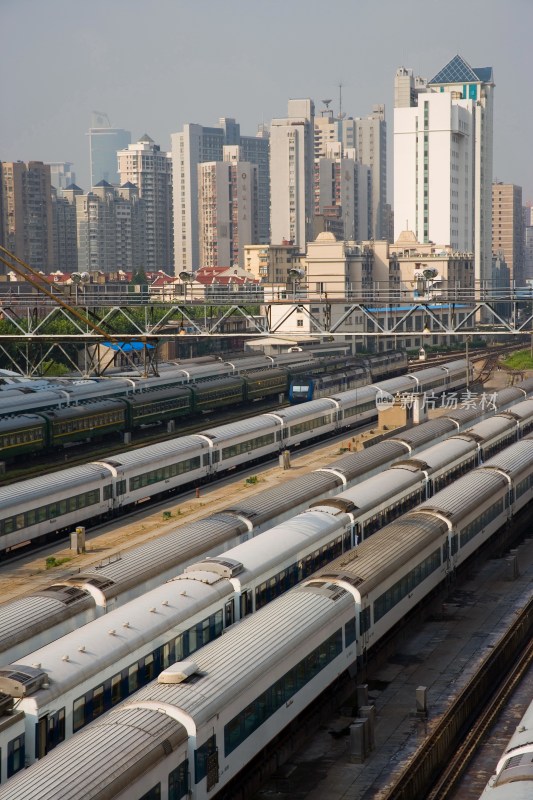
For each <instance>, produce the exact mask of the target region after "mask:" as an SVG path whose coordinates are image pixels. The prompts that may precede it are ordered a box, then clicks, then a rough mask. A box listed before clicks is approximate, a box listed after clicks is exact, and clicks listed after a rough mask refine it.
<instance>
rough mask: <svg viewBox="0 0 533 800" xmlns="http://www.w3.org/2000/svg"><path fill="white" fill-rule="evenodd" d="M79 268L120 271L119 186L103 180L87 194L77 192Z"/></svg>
mask: <svg viewBox="0 0 533 800" xmlns="http://www.w3.org/2000/svg"><path fill="white" fill-rule="evenodd" d="M75 203H76V226H77V238H78V270H79V271H80V272H91V271H94V270H101V271H102V272H114V271H115V270H116V221H115V187H114V186H111V184H110V183H108V182H107V181H100V183H99V184H98V185H97V186H93V188H92V190H91V191H90V192H88V193H87V194H77V195H76V196H75Z"/></svg>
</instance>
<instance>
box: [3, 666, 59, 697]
mask: <svg viewBox="0 0 533 800" xmlns="http://www.w3.org/2000/svg"><path fill="white" fill-rule="evenodd" d="M47 683H48V675H47V674H46V672H44V671H43V670H42V669H35V668H34V667H27V666H26V665H25V664H14V665H13V667H12V668H11V669H0V692H5V693H6V694H10V695H11V696H12V697H26V696H27V695H29V694H33V693H34V692H37V691H38V690H39V689H40V688H41V687H42V686H44V685H45V684H47Z"/></svg>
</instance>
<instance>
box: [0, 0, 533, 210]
mask: <svg viewBox="0 0 533 800" xmlns="http://www.w3.org/2000/svg"><path fill="white" fill-rule="evenodd" d="M532 22H533V0H403V2H402V0H321V2H318V0H261V2H257V0H0V29H1V30H2V31H3V35H2V47H1V48H0V109H1V113H0V160H7V161H12V160H17V159H20V160H22V161H29V160H42V161H73V162H74V165H75V171H76V174H77V182H78V184H79V185H80V186H81V187H82V188H83V189H85V190H87V189H88V188H89V186H88V175H89V156H88V139H87V137H86V135H85V134H86V132H87V130H88V128H89V127H90V116H91V111H93V110H98V111H104V112H107V114H108V115H109V118H110V120H111V124H112V125H113V126H115V127H118V128H126V129H127V130H131V132H132V136H133V140H134V141H136V140H137V139H138V138H139V137H140V136H142V135H143V134H144V133H148V134H149V135H150V136H151V137H152V138H153V139H154V140H155V141H156V142H157V143H158V144H159V145H161V148H162V149H170V134H171V133H173V132H175V131H178V130H181V128H182V126H183V124H184V123H185V122H199V123H201V124H204V125H211V124H213V123H215V122H216V121H217V120H218V118H219V117H221V116H227V117H235V118H236V119H237V121H238V122H240V123H241V132H242V133H244V134H254V133H255V132H256V129H257V125H258V124H259V123H261V122H262V121H265V122H269V121H270V120H271V119H272V118H273V117H283V116H285V114H286V110H287V99H288V98H289V97H311V98H313V99H314V101H315V104H316V108H317V110H320V108H321V107H322V104H321V102H320V101H321V100H322V99H324V98H333V101H334V102H333V108H334V111H335V112H337V111H338V95H339V90H338V84H339V82H342V84H343V87H344V88H343V101H342V102H343V111H345V112H346V113H347V114H348V115H351V116H366V115H367V114H369V113H370V111H371V109H372V105H373V104H376V103H385V106H386V117H387V121H388V132H389V141H392V131H393V86H394V74H395V71H396V68H397V67H398V66H405V67H412V68H413V70H414V71H415V73H417V74H420V75H422V76H424V77H426V78H432V77H433V76H434V75H436V73H437V72H438V71H439V70H440V69H441V68H442V67H443V66H444V65H445V64H447V63H448V61H449V60H450V59H451V58H453V56H454V55H456V54H457V53H459V54H460V55H462V56H463V58H464V59H465V60H466V61H467V62H469V63H470V64H471V66H473V67H484V66H492V67H493V69H494V78H495V83H496V89H495V119H494V132H495V136H494V177H497V178H498V179H499V180H502V181H504V182H512V183H516V184H519V185H521V186H523V189H524V195H523V199H524V202H525V201H526V200H533V161H532V159H531V157H530V153H531V150H532V142H533V105H532V97H533V92H532V87H531V80H532V78H531V76H532V74H533V69H532V66H533V65H532V59H531V53H532V42H533V40H532V30H533V28H532ZM528 142H529V144H528ZM389 152H391V148H390V147H389ZM391 160H392V159H391ZM391 188H392V164H391V163H389V200H391V199H392V191H391Z"/></svg>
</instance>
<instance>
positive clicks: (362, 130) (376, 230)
mask: <svg viewBox="0 0 533 800" xmlns="http://www.w3.org/2000/svg"><path fill="white" fill-rule="evenodd" d="M346 122H348V120H346ZM354 122H355V147H356V150H357V160H358V161H359V163H360V164H366V165H367V166H368V167H370V172H371V174H372V204H371V216H370V236H369V237H368V238H369V239H376V240H380V239H386V238H387V230H386V211H385V206H386V204H387V123H386V122H385V106H384V105H376V106H374V107H373V109H372V113H371V114H370V115H369V116H368V117H356V119H355V120H354ZM346 128H347V131H346V133H347V132H348V130H349V128H348V126H346ZM364 238H367V237H366V236H365V237H364Z"/></svg>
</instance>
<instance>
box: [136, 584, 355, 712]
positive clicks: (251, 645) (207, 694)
mask: <svg viewBox="0 0 533 800" xmlns="http://www.w3.org/2000/svg"><path fill="white" fill-rule="evenodd" d="M335 589H336V591H335V592H331V593H325V592H320V591H318V592H317V591H316V590H313V589H311V590H309V589H308V590H307V591H301V590H298V588H296V589H295V590H294V591H291V592H287V593H286V594H285V595H282V596H281V597H279V598H278V599H277V600H275V601H273V602H272V603H269V604H268V605H267V606H265V607H264V608H262V609H260V610H259V611H257V612H256V613H255V614H253V615H251V616H250V617H247V618H245V619H244V620H242V622H240V623H239V624H238V625H235V626H234V627H233V628H230V629H229V630H227V631H226V633H225V634H224V636H221V637H220V638H219V639H216V640H215V641H213V642H211V643H210V644H208V645H206V646H205V647H203V648H202V649H201V650H199V651H197V652H196V653H195V654H194V662H195V664H196V665H197V667H198V672H197V673H196V675H195V676H194V680H193V681H191V682H190V683H188V682H187V681H185V682H183V683H180V684H163V683H159V682H158V681H154V682H153V683H151V684H149V685H148V686H146V687H144V688H143V689H140V690H139V691H138V692H137V693H136V694H135V696H134V697H132V698H131V699H130V700H127V701H126V702H125V704H124V707H127V706H131V707H135V706H138V705H140V704H142V703H143V702H145V701H150V700H152V701H155V702H165V703H170V704H171V705H173V706H176V707H178V708H180V709H182V710H183V711H184V713H186V714H188V715H190V717H191V719H192V720H193V721H194V722H195V724H196V725H197V726H199V725H201V724H203V723H205V722H206V721H207V720H208V719H210V717H211V716H212V715H213V714H214V713H215V712H217V711H220V705H221V702H220V700H221V698H224V705H225V706H228V705H230V704H231V702H232V699H233V698H235V697H237V696H239V695H240V694H241V692H242V691H243V690H245V689H246V688H247V687H249V686H252V685H253V684H254V682H255V681H256V680H257V678H258V677H259V676H263V675H264V674H269V673H272V674H274V669H275V668H276V667H277V666H278V665H279V664H281V663H283V661H284V659H285V658H287V657H289V656H293V655H294V652H295V651H297V649H298V647H300V645H301V644H303V643H304V642H307V641H308V639H309V637H310V636H312V635H313V634H314V633H316V631H317V630H323V628H324V627H325V626H327V625H329V624H334V623H335V620H336V618H337V616H338V614H339V612H340V610H341V609H342V608H347V607H348V606H349V605H350V604H351V603H353V600H352V598H350V597H349V595H348V594H347V593H345V592H342V591H341V592H339V590H338V587H335ZM258 642H261V646H260V647H258V645H257V643H258Z"/></svg>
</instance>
